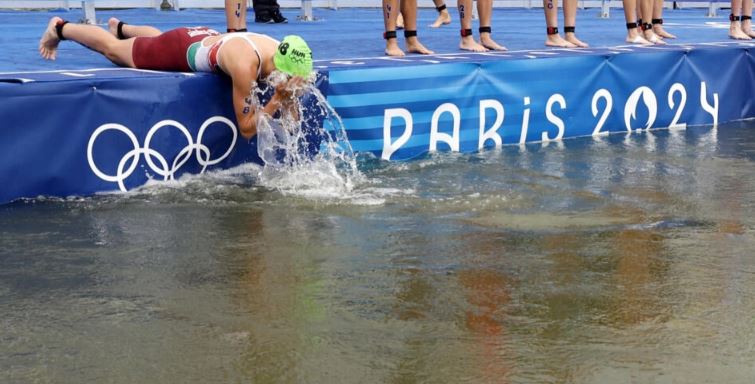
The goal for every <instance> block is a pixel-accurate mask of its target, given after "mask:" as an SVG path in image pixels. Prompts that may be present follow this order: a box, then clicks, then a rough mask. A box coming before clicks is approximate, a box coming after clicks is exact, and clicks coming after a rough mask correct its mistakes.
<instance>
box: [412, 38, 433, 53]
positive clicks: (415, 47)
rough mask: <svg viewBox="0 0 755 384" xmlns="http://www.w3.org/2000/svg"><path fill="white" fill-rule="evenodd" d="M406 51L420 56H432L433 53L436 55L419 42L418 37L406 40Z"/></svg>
mask: <svg viewBox="0 0 755 384" xmlns="http://www.w3.org/2000/svg"><path fill="white" fill-rule="evenodd" d="M406 50H407V51H408V52H411V53H419V54H420V55H432V54H433V53H435V52H433V51H431V50H429V49H427V48H425V46H424V45H422V43H420V42H419V40H418V39H417V37H416V36H415V37H410V38H408V39H406Z"/></svg>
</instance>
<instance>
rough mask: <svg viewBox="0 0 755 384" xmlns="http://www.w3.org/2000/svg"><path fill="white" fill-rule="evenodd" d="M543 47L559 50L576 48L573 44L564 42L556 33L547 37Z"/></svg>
mask: <svg viewBox="0 0 755 384" xmlns="http://www.w3.org/2000/svg"><path fill="white" fill-rule="evenodd" d="M545 45H546V46H547V47H560V48H576V47H577V45H576V44H574V43H570V42H568V41H566V40H564V38H563V37H561V35H559V34H558V33H554V34H552V35H548V36H547V37H546V38H545Z"/></svg>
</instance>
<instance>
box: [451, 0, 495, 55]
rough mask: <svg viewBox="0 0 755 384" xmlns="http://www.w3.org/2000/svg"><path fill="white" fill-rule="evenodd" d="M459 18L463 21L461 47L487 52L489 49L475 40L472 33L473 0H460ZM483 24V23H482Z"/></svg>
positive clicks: (458, 4)
mask: <svg viewBox="0 0 755 384" xmlns="http://www.w3.org/2000/svg"><path fill="white" fill-rule="evenodd" d="M457 7H458V8H459V20H460V22H461V41H460V42H459V49H463V50H465V51H472V52H486V51H487V50H488V49H487V48H485V47H484V46H482V44H480V43H478V42H477V41H475V39H474V36H473V35H472V14H473V13H474V12H472V0H458V1H457ZM480 25H482V24H480Z"/></svg>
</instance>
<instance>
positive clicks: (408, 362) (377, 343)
mask: <svg viewBox="0 0 755 384" xmlns="http://www.w3.org/2000/svg"><path fill="white" fill-rule="evenodd" d="M754 159H755V125H753V124H752V123H742V124H734V125H729V126H723V127H719V128H718V129H717V130H711V129H710V128H690V129H689V130H687V131H681V132H668V131H660V132H655V133H653V134H641V135H633V136H629V137H625V136H623V135H618V136H611V137H608V138H604V139H603V140H602V141H594V140H592V139H578V140H569V141H565V142H563V143H561V144H553V143H551V144H550V145H548V146H546V147H542V146H539V145H534V146H530V147H527V148H526V149H525V150H521V149H520V148H518V147H507V148H504V149H503V150H500V151H488V152H484V153H480V154H477V155H452V154H443V155H437V156H433V157H430V158H427V159H421V160H417V161H412V162H409V163H381V162H379V161H377V160H369V159H367V160H363V161H362V162H361V165H360V169H362V170H363V173H364V175H365V180H364V181H363V182H361V184H360V185H357V186H356V188H355V189H354V190H352V191H350V192H348V193H346V194H345V195H343V196H334V195H332V194H328V193H321V194H318V193H304V194H301V193H292V192H291V191H287V190H286V188H285V187H286V186H285V185H275V184H270V185H264V186H261V185H258V184H256V183H255V181H254V176H253V175H252V174H253V173H254V172H255V171H254V170H253V169H252V170H249V169H246V170H245V169H241V170H239V171H237V172H235V173H234V172H231V173H230V174H229V173H223V174H217V175H207V176H203V177H199V178H196V179H190V180H184V181H182V182H180V183H177V184H172V185H158V186H153V187H150V188H146V189H145V190H143V191H141V192H137V193H131V194H127V195H111V196H100V197H96V198H87V199H71V200H68V201H40V200H38V201H34V202H19V203H14V204H11V205H5V206H0V244H2V247H1V249H0V382H3V383H26V382H42V383H45V382H54V383H82V382H115V383H134V382H197V383H207V382H245V383H246V382H254V383H357V382H358V383H418V382H422V383H752V382H754V381H755V232H754V231H753V229H754V228H755V218H754V216H755V215H754V213H755V209H754V208H753V206H754V204H755V177H753V169H754V168H753V160H754ZM276 182H278V183H285V181H281V180H278V181H276ZM280 190H283V191H284V192H285V193H282V192H280ZM309 192H312V191H309ZM315 192H317V191H315ZM313 196H315V197H313Z"/></svg>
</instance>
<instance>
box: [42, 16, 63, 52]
mask: <svg viewBox="0 0 755 384" xmlns="http://www.w3.org/2000/svg"><path fill="white" fill-rule="evenodd" d="M61 21H63V19H61V18H60V17H57V16H55V17H53V18H52V19H50V22H49V23H47V29H45V33H43V34H42V38H41V39H39V55H40V56H42V57H43V58H45V59H46V60H55V56H56V55H57V52H58V44H60V39H58V33H57V32H56V31H55V25H56V24H58V22H61Z"/></svg>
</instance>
